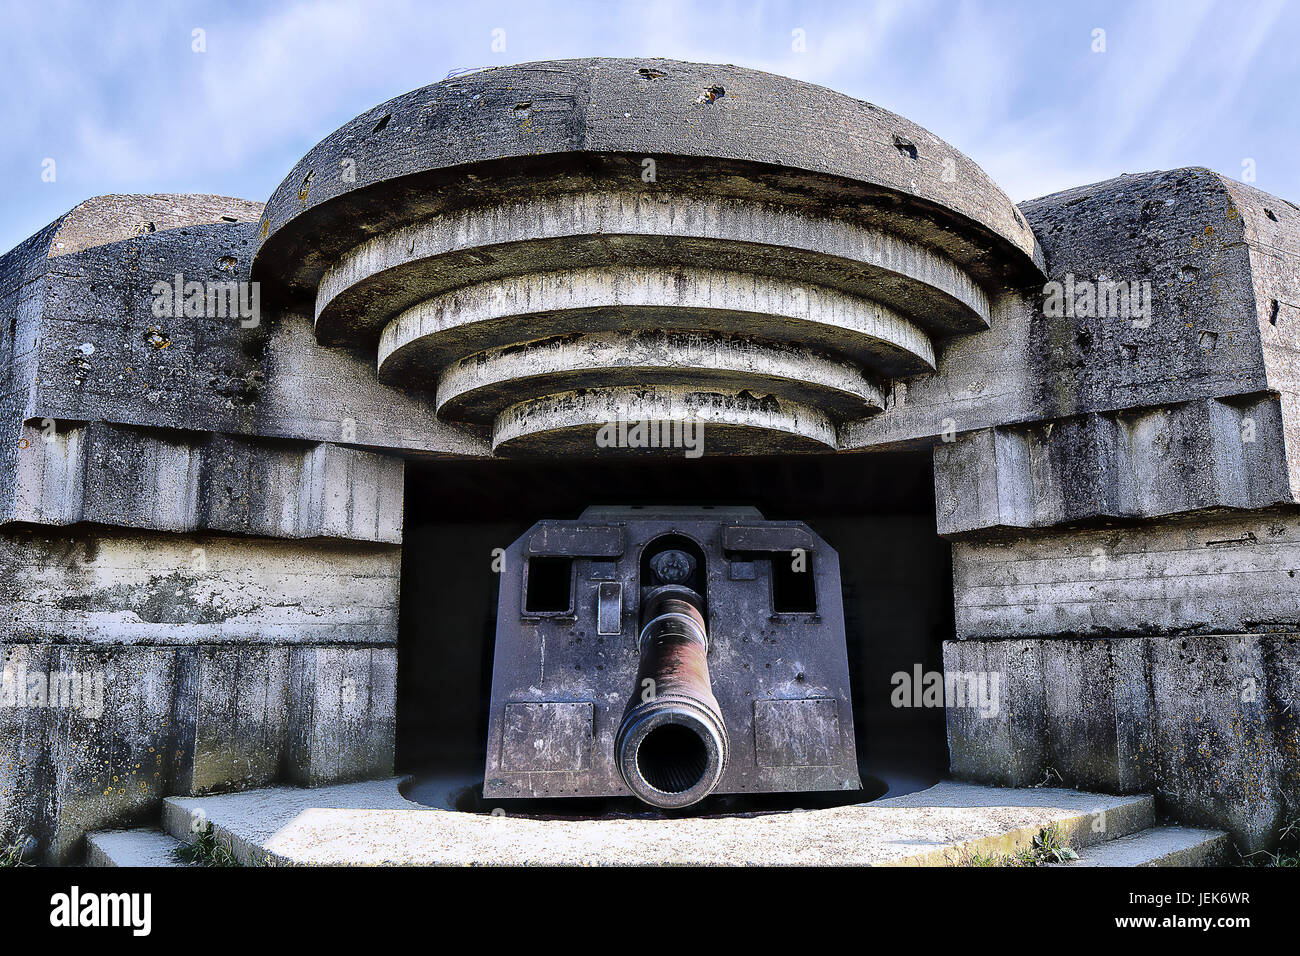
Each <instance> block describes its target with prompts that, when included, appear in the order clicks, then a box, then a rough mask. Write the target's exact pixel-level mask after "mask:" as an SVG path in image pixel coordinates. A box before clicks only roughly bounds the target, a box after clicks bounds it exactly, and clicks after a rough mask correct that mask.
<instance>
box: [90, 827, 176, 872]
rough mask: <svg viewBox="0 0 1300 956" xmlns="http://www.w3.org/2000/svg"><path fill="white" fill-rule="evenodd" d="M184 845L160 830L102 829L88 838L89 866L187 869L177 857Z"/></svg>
mask: <svg viewBox="0 0 1300 956" xmlns="http://www.w3.org/2000/svg"><path fill="white" fill-rule="evenodd" d="M181 846H182V843H181V841H180V840H178V839H176V838H175V837H174V836H172V835H171V834H170V833H164V832H163V831H161V830H154V829H146V828H141V829H139V830H102V831H100V832H99V833H92V834H90V835H89V836H87V837H86V866H100V867H111V866H184V865H185V864H184V863H182V862H181V861H180V860H178V859H177V858H176V856H175V855H174V854H175V851H176V850H178V849H180V848H181Z"/></svg>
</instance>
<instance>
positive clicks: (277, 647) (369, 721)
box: [0, 525, 400, 862]
mask: <svg viewBox="0 0 1300 956" xmlns="http://www.w3.org/2000/svg"><path fill="white" fill-rule="evenodd" d="M0 567H2V568H3V574H0V580H3V581H4V582H5V584H4V595H3V603H4V605H5V606H6V607H7V608H8V609H9V610H10V615H9V617H8V618H7V619H6V621H5V622H4V628H3V630H4V636H3V638H0V661H2V662H3V679H4V684H3V685H2V686H0V693H6V694H8V695H9V696H8V697H7V698H5V699H4V706H0V842H4V843H6V844H7V843H8V842H12V841H14V840H16V839H18V838H19V837H22V836H28V835H30V836H34V837H35V838H36V839H37V841H38V843H39V846H40V850H41V852H42V854H43V856H44V858H45V859H47V860H49V861H51V862H68V861H70V860H75V859H76V857H77V854H78V853H79V852H80V842H79V841H80V839H81V837H82V836H83V835H84V833H85V832H87V831H89V830H94V829H99V828H103V827H105V826H111V825H118V824H121V823H124V822H130V821H133V820H145V819H148V818H149V817H150V816H151V815H153V814H156V812H157V808H158V801H159V800H160V799H161V798H162V797H163V796H164V795H167V794H178V793H188V794H197V793H205V792H210V791H219V790H230V789H242V788H245V787H255V786H263V785H266V784H269V783H272V782H275V781H291V782H296V783H300V784H303V785H308V786H310V785H316V784H321V783H329V782H333V781H337V780H344V779H353V778H364V777H372V776H382V775H385V774H387V773H390V772H391V771H392V766H393V739H394V726H393V721H394V712H395V706H394V695H395V688H396V664H397V651H396V644H397V621H396V608H397V593H398V572H399V567H400V556H399V553H398V548H397V547H396V546H394V545H386V544H363V543H354V542H345V541H339V542H333V543H331V542H326V541H319V540H317V541H304V542H298V541H286V540H275V539H266V538H255V537H230V536H221V535H202V534H167V533H143V534H142V533H139V532H135V531H131V530H127V529H121V528H106V527H100V526H78V527H77V528H75V529H70V530H67V531H65V530H63V529H46V528H40V527H35V526H18V525H11V526H9V527H8V529H7V530H6V531H5V532H4V534H3V535H2V536H0ZM50 675H56V676H59V675H62V676H66V678H67V679H68V680H72V679H73V678H74V676H75V678H76V679H77V680H78V681H84V682H89V683H88V684H86V685H84V686H83V688H82V692H78V693H76V694H74V695H73V696H72V697H71V698H69V697H64V696H59V695H58V694H55V693H50V692H49V691H48V690H47V691H45V692H44V693H42V692H41V688H42V687H46V688H48V687H49V681H50ZM56 683H57V682H56Z"/></svg>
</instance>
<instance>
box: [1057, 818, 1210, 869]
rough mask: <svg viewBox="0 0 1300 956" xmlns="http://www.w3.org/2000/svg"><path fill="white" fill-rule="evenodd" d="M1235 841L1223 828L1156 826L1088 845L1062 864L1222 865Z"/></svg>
mask: <svg viewBox="0 0 1300 956" xmlns="http://www.w3.org/2000/svg"><path fill="white" fill-rule="evenodd" d="M1231 848H1232V841H1231V840H1229V839H1228V835H1227V834H1226V833H1224V832H1223V831H1222V830H1198V829H1194V828H1192V827H1179V826H1168V827H1152V828H1151V829H1150V830H1143V831H1142V832H1141V833H1133V834H1130V835H1129V836H1126V837H1121V838H1120V839H1118V840H1112V841H1110V842H1108V843H1101V844H1098V845H1096V846H1092V847H1088V848H1086V849H1085V850H1084V851H1083V852H1082V853H1080V854H1079V859H1078V860H1076V861H1074V862H1073V863H1063V864H1059V865H1061V866H1222V865H1224V864H1225V863H1227V862H1228V854H1229V850H1230V849H1231Z"/></svg>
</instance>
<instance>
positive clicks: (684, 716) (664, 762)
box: [614, 585, 727, 808]
mask: <svg viewBox="0 0 1300 956" xmlns="http://www.w3.org/2000/svg"><path fill="white" fill-rule="evenodd" d="M701 603H702V601H701V599H700V596H699V595H698V594H697V593H696V592H695V591H693V590H691V589H690V588H687V587H682V586H680V585H666V586H664V587H660V588H656V589H655V590H653V591H651V592H650V593H649V595H647V597H646V599H645V600H644V601H643V602H642V608H643V610H642V613H641V620H642V622H643V623H642V626H641V631H640V636H639V637H638V639H637V644H638V649H639V651H640V654H641V663H640V668H639V670H638V672H637V679H636V687H635V688H634V689H633V694H632V699H631V700H630V701H629V702H628V706H627V709H626V710H625V711H624V713H623V721H622V723H621V724H620V726H619V730H618V735H617V737H616V738H615V742H614V753H615V758H616V760H617V762H618V768H619V772H620V773H621V774H622V776H623V781H624V782H625V783H626V784H627V786H628V787H629V789H631V790H632V792H633V793H635V794H636V795H637V796H638V797H640V798H641V799H642V800H644V801H645V802H646V803H648V804H651V805H652V806H656V807H664V808H676V807H686V806H690V805H691V804H693V803H696V802H698V801H700V800H702V799H704V798H705V797H706V796H708V795H709V794H710V793H712V792H713V789H714V788H715V787H716V786H717V785H718V781H719V780H720V779H721V778H722V771H723V768H724V767H725V765H726V762H727V728H726V725H725V724H724V723H723V720H722V711H721V709H720V708H719V707H718V701H717V699H716V698H715V697H714V696H713V689H712V686H711V684H710V680H709V665H708V661H707V653H708V648H709V638H708V631H707V628H706V625H705V623H704V615H703V613H702V612H701V610H700V605H701Z"/></svg>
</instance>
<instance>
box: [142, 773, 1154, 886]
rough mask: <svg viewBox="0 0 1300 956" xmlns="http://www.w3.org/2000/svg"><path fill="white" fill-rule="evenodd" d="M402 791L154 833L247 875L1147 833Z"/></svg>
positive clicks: (1026, 842)
mask: <svg viewBox="0 0 1300 956" xmlns="http://www.w3.org/2000/svg"><path fill="white" fill-rule="evenodd" d="M402 783H403V782H402V780H400V779H396V778H394V779H390V780H375V781H366V782H362V783H354V784H338V785H334V786H328V787H320V788H317V789H312V790H304V789H299V788H293V787H273V788H268V789H265V790H251V791H244V792H242V793H228V794H218V795H208V796H204V797H168V798H167V799H166V800H165V801H164V802H163V826H164V827H165V828H166V829H167V830H168V831H169V832H170V833H172V834H173V835H174V836H175V837H177V838H178V839H183V840H187V841H188V840H192V839H194V835H195V834H196V833H199V832H201V831H202V830H203V829H205V828H206V827H207V826H208V825H211V826H212V828H213V832H214V834H215V835H216V837H217V839H218V840H219V841H221V842H222V844H224V845H226V846H228V847H229V848H230V850H231V852H232V853H233V855H234V856H235V857H236V858H237V859H239V860H240V861H241V862H243V863H246V864H247V863H256V864H271V865H275V864H295V865H309V866H310V865H318V866H321V865H323V866H331V865H333V866H337V865H375V864H397V865H425V864H454V865H466V864H470V865H472V864H494V863H496V864H501V863H504V864H549V865H575V864H579V865H586V864H604V865H619V864H642V865H657V864H670V865H710V864H712V865H724V866H727V865H745V864H757V865H835V864H846V865H872V866H951V865H961V864H962V863H964V862H967V861H969V859H970V858H971V857H972V856H975V855H983V856H994V855H997V854H1003V853H1006V854H1014V853H1016V852H1018V851H1020V850H1025V849H1029V848H1030V847H1031V846H1032V845H1033V840H1034V837H1036V836H1037V835H1038V834H1039V833H1040V832H1041V831H1042V830H1043V829H1044V828H1045V827H1049V826H1053V825H1054V826H1056V827H1057V828H1058V830H1060V831H1061V832H1062V834H1063V835H1064V836H1065V837H1066V838H1067V839H1068V840H1069V841H1070V845H1071V846H1073V847H1075V848H1076V849H1080V850H1082V848H1084V847H1089V846H1093V845H1095V844H1097V843H1100V842H1103V841H1106V840H1111V839H1116V838H1121V837H1125V836H1128V835H1129V834H1132V833H1136V832H1139V831H1141V830H1145V829H1147V828H1148V827H1151V826H1153V825H1154V823H1155V805H1154V802H1153V800H1152V798H1151V797H1150V796H1147V795H1136V796H1124V797H1115V796H1106V795H1103V794H1091V793H1081V792H1079V791H1075V790H1058V789H1047V788H1042V789H1037V788H1028V789H1023V790H1010V789H1000V788H996V787H981V786H976V785H973V784H966V783H957V782H953V781H945V782H943V783H940V784H938V785H936V786H934V787H930V788H929V789H927V790H922V791H918V792H916V793H910V794H906V795H904V796H900V797H892V798H888V799H884V800H876V801H874V802H872V803H864V804H856V805H846V806H841V807H832V808H828V809H818V810H803V811H794V812H790V813H770V814H761V815H758V816H751V817H739V816H716V817H684V818H680V819H671V820H665V819H652V818H644V819H643V818H638V817H628V816H626V815H622V816H617V815H613V816H607V817H600V818H594V819H581V820H578V819H543V818H541V817H539V816H525V815H522V814H521V813H519V812H516V811H510V812H507V813H505V814H498V815H490V814H486V813H463V812H458V811H452V810H445V809H437V808H434V807H428V806H422V805H420V804H416V803H412V802H410V801H409V800H407V799H406V797H405V796H404V793H403V790H402Z"/></svg>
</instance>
